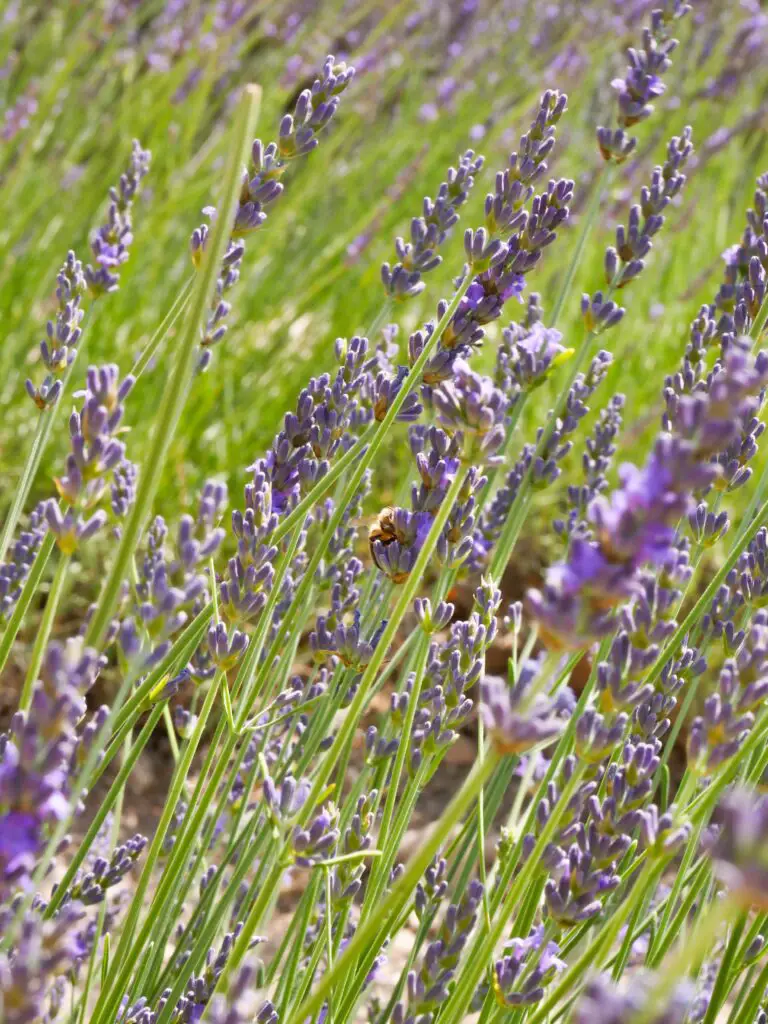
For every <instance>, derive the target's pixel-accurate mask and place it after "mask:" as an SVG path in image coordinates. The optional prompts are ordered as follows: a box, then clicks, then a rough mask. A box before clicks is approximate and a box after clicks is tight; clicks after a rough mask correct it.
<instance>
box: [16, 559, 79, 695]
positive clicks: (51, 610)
mask: <svg viewBox="0 0 768 1024" xmlns="http://www.w3.org/2000/svg"><path fill="white" fill-rule="evenodd" d="M71 559H72V556H71V555H66V554H62V556H61V558H59V564H58V565H57V566H56V572H55V573H54V576H53V582H52V583H51V589H50V590H49V591H48V599H47V601H46V602H45V609H44V611H43V617H42V619H41V620H40V625H39V627H38V630H37V635H36V636H35V643H34V646H33V647H32V654H31V656H30V659H29V666H28V668H27V675H26V677H25V679H24V686H23V688H22V691H21V697H20V699H19V710H20V711H27V710H29V705H30V703H31V701H32V688H33V687H34V685H35V682H36V681H37V675H38V673H39V671H40V666H41V665H42V663H43V657H44V655H45V649H46V647H47V646H48V641H49V639H50V636H51V630H52V629H53V623H54V620H55V618H56V612H57V610H58V607H59V602H60V600H61V595H62V594H63V593H64V583H65V581H66V578H67V572H68V570H69V565H70V562H71Z"/></svg>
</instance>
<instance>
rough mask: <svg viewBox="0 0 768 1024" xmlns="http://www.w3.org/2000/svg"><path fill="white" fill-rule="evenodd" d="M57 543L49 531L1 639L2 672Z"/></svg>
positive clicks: (0, 657) (0, 665)
mask: <svg viewBox="0 0 768 1024" xmlns="http://www.w3.org/2000/svg"><path fill="white" fill-rule="evenodd" d="M55 543H56V538H55V537H54V535H53V534H52V533H51V532H50V531H49V532H48V533H46V535H45V538H44V539H43V543H42V544H41V545H40V550H39V551H38V552H37V555H36V557H35V561H34V563H33V565H32V569H31V570H30V572H29V575H28V576H27V578H26V579H25V580H24V586H23V588H22V591H21V594H20V596H19V600H18V601H17V602H16V607H15V608H14V609H13V615H11V617H10V619H9V620H8V624H7V625H6V627H5V629H4V631H3V635H2V638H0V672H2V671H3V669H4V668H5V663H6V661H8V655H9V654H10V653H11V648H12V647H13V641H14V640H15V639H16V636H17V634H18V632H19V629H20V628H21V624H22V622H23V621H24V616H25V615H26V614H27V611H28V610H29V606H30V604H31V603H32V598H33V597H34V596H35V593H36V592H37V588H38V586H39V585H40V580H41V579H42V578H43V573H44V572H45V567H46V565H47V564H48V559H49V558H50V557H51V552H52V551H53V546H54V544H55Z"/></svg>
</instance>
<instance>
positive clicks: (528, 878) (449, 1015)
mask: <svg viewBox="0 0 768 1024" xmlns="http://www.w3.org/2000/svg"><path fill="white" fill-rule="evenodd" d="M585 767H586V766H584V765H577V766H576V768H575V769H574V772H573V775H571V778H570V779H569V780H568V782H567V783H566V785H565V786H564V787H563V790H562V792H561V794H560V797H559V799H558V801H557V803H556V804H555V806H554V807H553V808H552V812H551V814H550V816H549V818H548V819H547V821H546V823H545V825H544V827H543V829H542V830H541V833H540V835H539V837H538V839H537V840H536V844H535V846H534V848H533V850H532V851H531V853H530V854H529V856H528V857H527V859H526V860H525V861H524V862H523V864H522V866H521V867H520V870H519V872H518V874H517V877H516V878H515V880H514V882H513V883H512V885H511V886H510V888H509V890H508V891H506V892H504V890H503V889H502V890H501V891H502V899H501V902H500V905H499V906H498V909H496V911H495V919H494V922H493V927H492V929H491V931H489V932H484V933H478V935H477V937H476V939H475V942H474V944H473V947H472V950H471V953H470V955H469V956H468V958H467V961H466V964H465V968H464V970H463V972H462V973H461V975H460V976H459V979H458V983H457V985H456V988H455V989H454V990H453V992H452V994H451V997H450V999H449V1000H448V1002H447V1003H446V1004H445V1006H444V1008H443V1012H442V1014H441V1018H440V1019H441V1024H453V1022H458V1021H460V1020H462V1019H463V1018H464V1015H465V1013H466V1011H467V1007H468V1006H469V1004H470V1002H471V1000H472V997H473V995H474V993H475V991H476V990H477V986H478V983H479V982H480V979H481V977H482V975H483V972H484V971H485V969H486V968H487V966H488V964H489V962H490V959H491V957H492V955H493V952H494V950H495V949H496V946H497V945H498V942H499V940H500V938H501V936H502V933H503V931H504V929H505V928H506V926H507V922H508V921H509V920H510V918H511V917H512V914H513V913H514V910H515V907H516V906H517V905H518V904H519V902H520V900H521V899H522V898H523V897H524V896H525V894H526V893H527V891H528V889H529V887H530V885H531V882H532V881H533V878H534V876H535V875H536V873H537V872H538V871H541V870H542V857H543V854H544V850H545V849H546V848H547V846H548V845H549V843H550V841H551V840H552V837H553V836H554V834H555V832H556V830H557V828H558V827H559V824H560V821H561V819H562V817H563V815H564V814H565V813H566V811H567V809H568V805H569V804H570V801H571V798H572V797H573V795H574V793H575V792H576V790H577V789H578V787H579V785H580V784H581V781H582V778H583V776H584V771H585ZM518 863H519V862H518Z"/></svg>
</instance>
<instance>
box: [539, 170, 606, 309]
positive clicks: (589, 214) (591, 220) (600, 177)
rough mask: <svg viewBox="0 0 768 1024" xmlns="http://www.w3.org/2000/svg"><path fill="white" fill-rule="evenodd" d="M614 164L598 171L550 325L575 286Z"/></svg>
mask: <svg viewBox="0 0 768 1024" xmlns="http://www.w3.org/2000/svg"><path fill="white" fill-rule="evenodd" d="M611 169H612V165H611V164H609V163H608V162H607V161H604V162H603V164H602V166H601V167H600V170H599V171H598V173H597V178H596V179H595V182H594V184H593V186H592V195H591V196H590V198H589V206H588V207H587V209H586V210H585V211H584V220H583V223H582V225H581V231H580V232H579V240H578V242H577V243H576V248H575V249H574V251H573V256H572V257H571V261H570V263H569V264H568V269H567V270H566V272H565V277H564V278H563V283H562V285H561V286H560V291H559V292H558V295H557V298H556V299H555V304H554V306H553V307H552V316H551V317H550V321H549V324H550V327H554V326H555V324H556V323H557V321H558V320H559V318H560V314H561V313H562V311H563V306H565V304H566V302H567V301H568V298H569V296H570V292H571V288H572V287H573V279H574V277H575V276H576V268H577V267H578V266H579V263H580V262H581V258H582V256H583V255H584V249H585V247H586V244H587V239H588V238H589V235H590V232H591V231H592V228H593V227H594V224H595V220H596V218H597V212H598V210H599V209H600V201H601V200H602V198H603V193H604V191H605V188H606V186H607V185H608V182H609V180H610V171H611Z"/></svg>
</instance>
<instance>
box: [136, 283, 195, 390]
mask: <svg viewBox="0 0 768 1024" xmlns="http://www.w3.org/2000/svg"><path fill="white" fill-rule="evenodd" d="M194 282H195V275H194V274H192V275H191V276H190V278H189V279H188V280H187V281H186V282H185V283H184V285H183V286H182V288H181V291H180V292H179V294H178V295H177V296H176V298H175V299H174V300H173V305H172V306H171V308H170V309H169V310H168V312H167V313H166V314H165V316H164V317H163V319H162V321H161V323H160V326H159V327H158V328H157V330H156V331H155V333H154V334H153V335H152V337H151V338H150V339H149V341H148V342H147V344H146V345H145V346H144V350H143V351H142V352H141V354H140V355H139V357H138V359H137V360H136V362H135V363H134V364H133V367H132V369H131V376H132V377H134V378H135V379H136V380H138V379H139V377H140V376H141V375H142V373H144V371H145V370H146V368H147V367H148V366H149V364H150V363H151V362H152V359H153V358H154V356H155V354H156V353H157V350H158V349H159V348H160V346H161V345H162V343H163V341H164V340H165V337H166V335H167V334H168V332H169V331H170V330H171V328H172V327H173V326H174V324H175V323H176V321H177V320H178V319H179V317H180V316H181V315H182V314H183V312H184V310H185V309H186V308H187V305H188V303H189V295H190V292H191V291H192V286H193V284H194Z"/></svg>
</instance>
